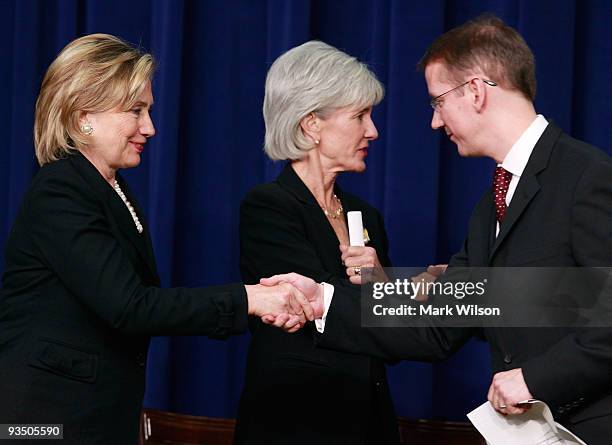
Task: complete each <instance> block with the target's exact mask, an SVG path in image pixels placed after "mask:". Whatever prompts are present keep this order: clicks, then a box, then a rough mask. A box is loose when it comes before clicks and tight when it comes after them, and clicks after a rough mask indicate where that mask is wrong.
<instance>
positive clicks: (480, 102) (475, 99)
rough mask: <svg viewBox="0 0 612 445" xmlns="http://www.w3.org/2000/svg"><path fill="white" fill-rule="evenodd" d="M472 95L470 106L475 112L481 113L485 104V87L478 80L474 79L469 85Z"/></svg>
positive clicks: (480, 80)
mask: <svg viewBox="0 0 612 445" xmlns="http://www.w3.org/2000/svg"><path fill="white" fill-rule="evenodd" d="M468 87H469V88H470V92H471V93H472V106H473V107H474V108H475V109H476V111H477V112H480V111H482V109H483V108H484V106H485V105H486V103H487V86H486V85H485V83H484V82H483V81H482V79H480V78H478V77H477V78H474V79H473V80H472V81H471V82H470V83H469V84H468Z"/></svg>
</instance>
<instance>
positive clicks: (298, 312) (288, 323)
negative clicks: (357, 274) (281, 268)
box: [245, 273, 324, 332]
mask: <svg viewBox="0 0 612 445" xmlns="http://www.w3.org/2000/svg"><path fill="white" fill-rule="evenodd" d="M245 288H246V292H247V300H248V305H249V312H248V313H249V315H253V316H256V317H261V320H262V321H263V322H264V323H266V324H271V325H274V326H276V327H278V328H281V329H283V330H285V331H287V332H296V331H297V330H298V329H300V328H301V327H303V326H304V325H305V324H306V321H312V320H314V319H315V318H321V317H322V316H323V310H324V305H323V284H320V283H316V282H315V281H314V280H312V279H310V278H308V277H304V276H302V275H299V274H296V273H289V274H283V275H274V276H273V277H270V278H262V279H261V280H260V284H252V285H245Z"/></svg>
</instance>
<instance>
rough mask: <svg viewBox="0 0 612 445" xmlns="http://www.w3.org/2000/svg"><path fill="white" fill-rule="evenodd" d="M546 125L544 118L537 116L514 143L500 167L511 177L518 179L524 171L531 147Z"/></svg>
mask: <svg viewBox="0 0 612 445" xmlns="http://www.w3.org/2000/svg"><path fill="white" fill-rule="evenodd" d="M547 125H548V121H547V120H546V119H545V118H544V116H542V115H541V114H538V115H537V116H536V118H535V119H534V121H533V122H532V123H531V125H529V127H528V128H527V130H525V132H524V133H523V134H522V135H521V137H520V138H518V140H517V141H516V142H515V143H514V145H513V146H512V148H511V149H510V151H509V152H508V154H507V155H506V157H505V158H504V162H502V163H501V166H502V167H503V168H504V169H505V170H507V171H509V172H510V173H512V175H513V176H518V177H519V178H520V177H521V175H522V174H523V170H525V166H527V161H529V156H531V152H532V151H533V147H535V144H536V143H537V142H538V140H539V139H540V136H542V133H544V130H546V126H547Z"/></svg>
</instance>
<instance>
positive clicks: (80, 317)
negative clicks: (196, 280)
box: [0, 153, 247, 444]
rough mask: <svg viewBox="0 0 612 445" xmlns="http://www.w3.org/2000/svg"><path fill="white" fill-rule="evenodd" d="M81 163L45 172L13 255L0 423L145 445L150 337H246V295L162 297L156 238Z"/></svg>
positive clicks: (1, 342) (0, 362) (208, 292)
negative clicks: (56, 426)
mask: <svg viewBox="0 0 612 445" xmlns="http://www.w3.org/2000/svg"><path fill="white" fill-rule="evenodd" d="M118 181H119V183H120V186H121V188H122V189H123V190H124V192H125V193H126V195H127V196H128V199H129V200H130V202H131V203H132V205H133V206H134V207H135V208H136V212H137V214H138V216H139V218H140V220H141V222H142V224H143V226H144V232H143V233H142V234H139V233H138V232H137V230H136V227H135V225H134V222H133V221H132V218H131V216H130V214H129V212H128V210H127V208H126V206H125V205H124V203H123V202H122V201H121V199H120V198H119V196H118V195H117V194H116V193H115V191H114V190H113V189H112V187H110V185H109V184H108V183H107V182H106V181H105V180H104V179H103V178H102V176H101V175H100V174H99V173H98V171H97V170H96V169H95V168H94V166H93V165H92V164H91V163H90V162H89V161H88V160H87V159H86V158H85V157H84V156H83V155H81V154H80V153H76V154H74V155H72V156H69V157H68V158H66V159H62V160H59V161H56V162H52V163H50V164H46V165H45V166H43V167H42V168H41V169H40V171H39V172H38V174H37V175H36V177H35V178H34V180H33V181H32V184H31V186H30V188H29V190H28V192H27V194H26V196H25V199H24V201H23V203H22V206H21V209H20V210H19V213H18V215H17V219H16V220H15V224H14V225H13V228H12V230H11V232H10V235H9V238H8V242H7V247H6V270H5V272H4V275H3V277H2V278H3V291H2V294H1V298H0V394H1V399H2V402H1V403H0V419H2V422H3V423H61V424H63V425H64V437H65V439H64V442H62V443H84V444H85V443H86V444H94V443H95V444H98V443H99V444H110V443H113V444H124V443H130V444H133V443H136V440H137V435H138V425H139V422H138V416H139V413H140V410H141V403H142V398H143V393H144V383H145V364H146V363H145V362H146V358H147V349H148V345H149V336H150V335H181V334H184V335H197V334H202V335H210V336H215V337H224V336H227V335H230V334H233V333H238V332H242V331H243V330H246V327H247V304H246V295H245V291H244V287H243V286H242V285H228V286H219V287H216V288H208V289H182V288H175V289H160V288H159V279H158V275H157V271H156V266H155V260H154V258H153V250H152V247H151V240H150V238H149V229H148V227H147V225H146V223H145V222H144V219H143V214H142V211H141V210H140V208H139V207H138V205H137V204H136V201H135V199H134V197H133V196H132V195H131V194H130V192H129V190H128V187H127V185H126V184H125V182H123V181H122V179H121V178H120V177H118Z"/></svg>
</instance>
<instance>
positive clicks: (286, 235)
mask: <svg viewBox="0 0 612 445" xmlns="http://www.w3.org/2000/svg"><path fill="white" fill-rule="evenodd" d="M335 192H336V194H337V196H338V197H339V198H340V200H341V202H342V205H343V207H344V209H345V211H347V212H348V211H351V210H361V212H362V214H363V221H364V227H365V228H367V230H368V231H369V235H370V238H371V243H370V244H369V245H370V246H372V247H374V248H375V249H376V251H377V253H378V257H379V259H380V261H381V263H382V264H383V265H389V258H388V256H387V249H388V247H387V237H386V234H385V229H384V224H383V221H382V218H381V216H380V214H379V213H378V211H376V209H374V208H373V207H371V206H370V205H368V204H367V203H365V202H364V201H362V200H360V199H358V198H356V197H354V196H352V195H349V194H348V193H344V192H343V191H342V190H340V188H338V187H336V190H335ZM240 246H241V257H240V266H241V271H242V277H243V280H244V281H245V282H246V283H257V282H258V280H259V278H260V277H265V276H271V275H274V274H280V273H287V272H297V273H300V274H303V275H306V276H309V277H311V278H313V279H314V280H316V281H318V282H321V281H325V282H328V283H331V284H333V285H335V286H336V287H343V286H344V287H351V288H355V289H357V291H358V288H359V287H358V286H353V285H351V284H350V283H348V279H347V277H346V273H345V268H344V266H343V265H342V262H341V259H340V250H339V248H338V246H339V241H338V238H337V237H336V234H335V232H334V230H333V228H332V227H331V225H330V224H329V222H328V221H327V218H326V216H325V215H324V214H323V212H322V211H321V208H320V207H319V205H318V204H317V201H316V200H315V198H314V196H313V195H312V194H311V192H310V191H309V190H308V188H307V187H306V185H305V184H304V183H303V182H302V181H301V179H300V178H299V177H298V176H297V174H296V173H295V172H294V170H293V168H292V167H291V166H290V165H288V166H287V167H286V168H285V169H284V171H283V172H282V173H281V174H280V176H279V177H278V178H277V180H276V181H275V182H273V183H270V184H264V185H260V186H257V187H255V188H254V189H253V190H252V191H251V192H250V193H249V194H248V195H247V196H246V197H245V199H244V201H243V202H242V206H241V212H240ZM251 332H252V334H253V337H252V341H251V345H250V349H249V355H248V364H247V371H246V379H245V387H244V392H243V394H242V399H241V403H240V410H239V416H238V425H237V434H236V443H238V444H288V443H292V444H307V445H312V444H315V443H316V444H319V445H321V444H341V443H342V444H344V443H355V444H357V443H364V441H365V440H366V438H368V437H375V438H376V439H375V441H373V442H372V441H371V442H369V443H376V444H391V443H397V442H398V438H397V426H396V424H395V415H394V410H393V406H392V402H391V399H390V396H389V390H388V387H387V380H386V373H385V366H384V364H383V362H382V361H381V360H378V359H373V358H370V357H368V356H365V355H358V354H348V353H343V352H332V351H329V350H325V349H319V348H316V347H315V337H316V336H315V332H316V330H315V326H314V323H309V324H307V325H306V327H304V328H303V329H301V330H300V331H298V332H297V333H295V334H291V335H288V334H286V333H284V332H282V331H280V330H278V329H276V328H273V327H269V326H266V325H264V324H263V323H261V322H260V321H259V320H254V322H252V324H251Z"/></svg>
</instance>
